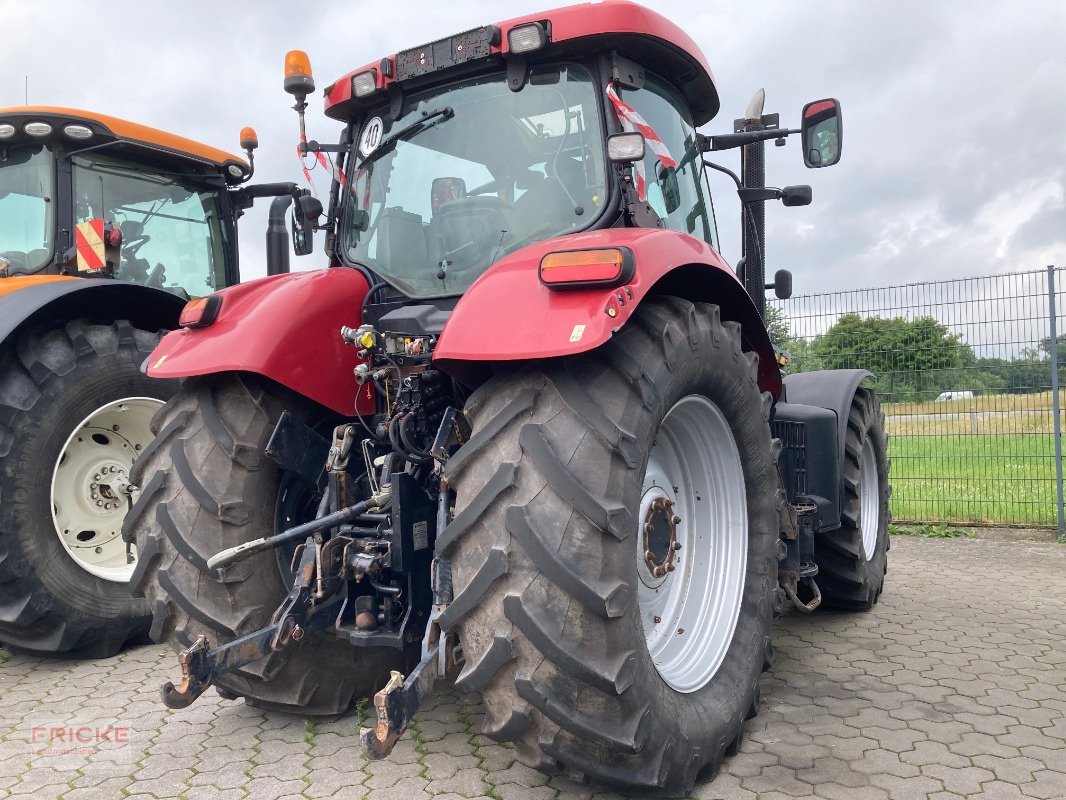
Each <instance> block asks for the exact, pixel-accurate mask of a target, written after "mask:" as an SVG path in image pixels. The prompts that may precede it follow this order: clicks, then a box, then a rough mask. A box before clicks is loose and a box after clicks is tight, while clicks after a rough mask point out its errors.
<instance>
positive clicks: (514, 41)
mask: <svg viewBox="0 0 1066 800" xmlns="http://www.w3.org/2000/svg"><path fill="white" fill-rule="evenodd" d="M547 43H548V34H547V33H545V32H544V26H543V25H541V24H540V23H539V22H530V23H528V24H526V25H519V26H517V27H514V28H511V30H509V31H507V46H508V48H509V49H510V51H511V52H512V53H532V52H533V51H534V50H540V49H541V48H542V47H544V45H546V44H547Z"/></svg>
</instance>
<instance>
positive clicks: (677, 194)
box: [656, 164, 681, 214]
mask: <svg viewBox="0 0 1066 800" xmlns="http://www.w3.org/2000/svg"><path fill="white" fill-rule="evenodd" d="M657 172H658V175H656V177H657V178H658V181H657V183H658V186H659V188H660V189H661V190H662V193H663V203H664V204H665V205H666V213H667V214H673V213H674V212H675V211H677V210H678V209H679V208H681V186H680V184H678V182H677V170H676V169H675V168H674V167H664V166H662V165H661V164H660V165H659V169H658V170H657Z"/></svg>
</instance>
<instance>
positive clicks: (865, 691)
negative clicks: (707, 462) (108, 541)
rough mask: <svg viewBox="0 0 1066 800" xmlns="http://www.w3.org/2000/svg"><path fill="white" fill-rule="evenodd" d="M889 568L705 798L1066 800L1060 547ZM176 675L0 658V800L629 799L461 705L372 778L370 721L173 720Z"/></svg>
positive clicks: (782, 662) (947, 552) (937, 557)
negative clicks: (552, 761) (506, 739)
mask: <svg viewBox="0 0 1066 800" xmlns="http://www.w3.org/2000/svg"><path fill="white" fill-rule="evenodd" d="M891 556H892V558H891V569H890V572H889V574H888V583H887V585H886V590H885V594H884V595H883V597H882V602H881V604H880V605H879V606H878V607H877V609H876V610H875V611H874V612H873V613H872V614H867V615H838V614H831V613H828V612H823V613H817V614H815V615H813V616H810V617H790V618H788V619H785V620H782V621H781V622H779V623H778V625H777V631H776V637H777V638H776V641H777V651H778V660H777V665H776V666H775V668H774V670H773V671H772V672H771V673H769V674H768V675H767V676H765V677H764V679H763V702H762V707H761V713H760V715H759V716H758V717H757V718H756V719H754V720H752V721H751V723H749V729H748V736H747V739H746V740H745V743H744V746H743V748H742V750H741V752H740V753H739V754H738V755H737V756H735V757H734V758H732V759H731V760H729V761H728V762H727V763H726V766H725V769H724V770H723V772H722V774H721V775H719V776H718V777H717V778H716V779H715V780H713V781H706V782H703V783H701V784H700V785H698V786H697V788H696V791H695V792H694V795H693V796H694V797H696V798H705V799H706V800H710V799H711V798H722V799H725V798H739V799H744V800H755V798H758V799H759V800H781V799H782V798H806V797H820V798H827V800H835V799H837V798H839V799H840V800H852V799H853V798H854V799H855V800H864V799H866V798H873V799H876V798H899V799H901V800H909V798H923V800H925V799H926V798H928V800H948V799H949V798H959V797H967V798H973V797H981V798H989V800H992V798H1047V799H1050V798H1063V797H1066V584H1064V581H1063V577H1064V576H1066V547H1063V546H1059V545H1055V544H1045V543H1039V544H1034V543H1023V542H1014V543H1007V542H992V541H983V540H958V539H956V540H927V539H917V538H910V537H908V538H902V537H896V539H895V541H894V547H893V549H892V553H891ZM175 672H176V666H175V660H174V658H173V656H172V655H171V654H170V653H169V651H168V650H167V649H166V648H163V647H159V646H151V647H141V648H136V649H133V650H130V651H128V652H126V653H124V654H122V655H120V656H118V657H116V658H112V659H107V660H103V661H96V662H90V661H86V662H82V663H77V662H69V661H67V662H63V661H43V660H40V659H35V658H28V657H25V656H21V655H16V654H12V653H7V652H0V797H3V796H8V794H10V795H12V796H16V797H32V798H53V797H62V798H69V800H74V798H94V800H97V799H98V798H107V797H123V796H129V797H138V798H142V797H143V798H150V797H156V798H164V797H180V798H234V799H236V798H244V797H249V798H254V800H270V798H275V797H306V798H319V797H337V798H349V797H351V798H363V797H368V798H373V799H374V800H379V799H380V800H387V799H388V798H400V799H401V800H417V799H418V798H425V797H435V798H438V799H441V798H447V800H458V799H459V798H496V800H501V799H506V800H511V798H533V799H534V800H553V799H555V798H558V800H572V799H573V798H604V799H606V798H616V797H617V795H614V794H610V793H608V792H602V791H594V790H592V789H590V788H588V787H581V786H577V785H575V784H573V783H570V782H568V781H567V780H566V779H565V778H562V777H555V778H552V779H551V780H549V779H548V778H547V777H546V776H543V775H541V774H539V773H537V772H533V771H531V770H529V769H526V768H525V767H523V766H522V765H520V764H518V763H517V762H516V760H515V757H514V751H513V750H512V749H510V748H508V747H504V746H500V745H497V744H493V743H492V742H489V741H488V740H486V739H483V738H482V737H480V736H479V735H477V734H476V733H475V731H476V730H478V723H479V710H478V707H477V706H476V705H467V704H464V703H462V702H461V701H460V700H459V698H457V697H456V696H455V695H454V693H452V692H451V691H450V690H445V691H443V692H441V693H440V694H439V695H438V696H437V698H436V700H435V702H433V703H432V704H431V707H429V708H427V709H425V710H424V712H423V713H422V714H421V716H420V717H419V718H418V721H417V723H416V724H415V725H413V726H412V729H411V730H410V732H409V733H408V734H407V736H406V737H405V738H404V740H403V741H402V742H401V743H400V744H399V745H398V746H397V748H396V751H395V754H394V755H393V756H392V758H391V759H390V760H388V761H383V762H377V763H367V762H365V761H364V760H363V758H362V756H361V755H359V753H358V751H357V750H356V748H355V734H356V731H357V728H358V725H359V719H358V716H355V717H346V718H343V719H339V720H331V721H318V722H317V723H315V722H311V721H309V720H305V719H302V718H298V717H291V716H284V715H278V714H268V713H263V712H260V711H257V710H255V709H252V708H249V707H247V706H245V705H244V704H243V703H240V702H227V701H223V700H221V699H220V698H219V697H218V695H216V694H215V693H214V692H213V691H212V692H210V693H209V694H207V695H205V696H204V697H202V698H201V699H200V700H199V701H198V702H197V703H195V704H194V705H193V706H192V707H191V708H189V709H186V710H184V711H168V710H167V709H165V708H163V707H162V705H161V704H160V703H159V702H158V699H157V698H158V686H159V684H160V682H161V681H162V680H164V678H166V677H171V678H173V677H174V676H175ZM55 726H82V727H84V728H87V729H91V728H95V727H99V728H102V729H104V728H107V727H108V726H110V727H111V729H112V731H113V732H112V733H111V734H109V736H111V737H112V738H118V739H120V740H121V739H124V738H126V735H125V734H128V739H129V742H128V743H124V742H122V741H118V742H110V741H106V742H103V743H101V744H99V746H98V747H96V746H94V745H92V744H91V743H90V744H87V745H86V746H85V747H84V749H83V751H82V752H72V753H47V752H40V753H38V752H35V750H37V749H40V748H41V747H43V746H44V745H43V744H42V743H40V742H38V743H36V744H34V743H33V741H32V739H33V738H34V729H35V728H41V727H43V728H50V727H55ZM38 735H40V734H38ZM90 738H91V736H90ZM58 746H59V747H63V746H64V745H62V744H59V745H58Z"/></svg>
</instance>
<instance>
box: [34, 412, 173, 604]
mask: <svg viewBox="0 0 1066 800" xmlns="http://www.w3.org/2000/svg"><path fill="white" fill-rule="evenodd" d="M162 405H163V403H162V402H161V401H159V400H156V399H155V398H154V397H127V398H123V399H122V400H115V401H114V402H112V403H108V404H107V405H104V406H101V407H100V408H98V409H97V410H96V411H94V412H93V413H91V414H89V416H87V417H86V418H85V419H83V420H82V421H81V422H80V423H79V424H78V426H77V427H76V428H75V429H74V431H73V433H71V434H70V436H69V437H68V438H67V441H66V443H65V444H64V445H63V448H62V449H61V450H60V451H59V456H58V458H56V464H55V468H54V469H53V471H52V486H51V489H52V491H51V500H52V503H51V505H52V521H53V523H55V530H56V534H57V535H58V536H59V541H60V542H62V543H63V549H64V550H66V551H67V553H68V554H69V555H70V557H71V558H73V559H74V561H75V563H76V564H77V565H78V566H79V567H81V568H82V569H84V570H85V571H86V572H88V573H89V574H91V575H95V576H96V577H98V578H103V579H104V580H107V581H112V582H114V583H125V582H126V581H128V580H129V579H130V576H131V575H132V574H133V568H134V566H135V557H131V556H135V553H134V551H133V548H132V547H131V548H130V550H129V553H127V550H126V543H125V542H124V541H122V520H123V518H124V517H125V516H126V511H127V510H128V508H129V503H128V501H127V494H126V492H125V491H124V489H125V487H126V486H128V485H129V474H130V467H131V466H132V465H133V461H134V459H135V458H137V456H138V455H140V453H141V452H142V451H143V450H144V448H145V447H147V446H148V443H149V442H151V441H152V438H153V437H152V429H151V422H152V417H153V416H154V415H155V412H156V411H158V410H159V409H160V407H162ZM137 494H138V493H137V491H136V490H134V491H133V494H132V497H133V499H134V500H136V499H137Z"/></svg>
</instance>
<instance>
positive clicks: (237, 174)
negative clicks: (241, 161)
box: [226, 164, 244, 178]
mask: <svg viewBox="0 0 1066 800" xmlns="http://www.w3.org/2000/svg"><path fill="white" fill-rule="evenodd" d="M226 172H228V173H229V174H230V176H231V177H234V178H243V177H244V170H243V169H241V168H240V167H239V166H238V165H237V164H230V165H229V166H228V167H226Z"/></svg>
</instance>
